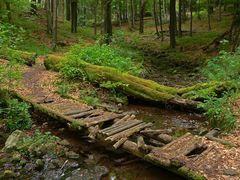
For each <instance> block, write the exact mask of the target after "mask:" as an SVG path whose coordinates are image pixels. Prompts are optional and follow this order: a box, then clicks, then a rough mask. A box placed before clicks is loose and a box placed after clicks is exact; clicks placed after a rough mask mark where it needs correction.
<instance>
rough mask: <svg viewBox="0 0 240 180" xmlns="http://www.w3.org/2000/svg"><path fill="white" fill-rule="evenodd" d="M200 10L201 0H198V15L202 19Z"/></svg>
mask: <svg viewBox="0 0 240 180" xmlns="http://www.w3.org/2000/svg"><path fill="white" fill-rule="evenodd" d="M200 11H201V0H198V2H197V17H198V19H199V20H201V15H200Z"/></svg>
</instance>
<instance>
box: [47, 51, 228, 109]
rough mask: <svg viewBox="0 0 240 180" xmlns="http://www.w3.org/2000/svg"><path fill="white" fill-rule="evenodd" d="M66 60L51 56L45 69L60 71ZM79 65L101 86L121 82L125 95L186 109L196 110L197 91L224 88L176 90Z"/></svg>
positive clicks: (208, 86) (102, 68) (201, 86)
mask: <svg viewBox="0 0 240 180" xmlns="http://www.w3.org/2000/svg"><path fill="white" fill-rule="evenodd" d="M62 60H64V57H59V56H54V55H49V56H48V57H47V58H46V59H45V62H44V64H45V67H46V68H47V69H50V70H54V71H58V70H60V66H59V62H60V61H62ZM79 64H80V66H81V68H82V70H84V72H85V73H86V75H87V77H88V78H89V80H91V81H93V82H97V83H99V84H101V83H103V82H106V81H111V82H120V83H119V86H118V89H119V90H120V91H122V92H124V93H125V94H127V95H129V96H132V97H135V98H139V99H143V100H147V101H151V102H161V103H169V104H173V105H177V106H181V107H186V108H191V109H192V108H196V107H197V105H198V101H193V100H192V99H191V97H193V95H192V92H194V91H196V90H207V91H215V90H217V89H219V88H220V87H222V86H224V83H219V82H212V83H200V84H197V85H195V86H191V87H187V88H180V89H177V88H174V87H169V86H164V85H161V84H158V83H156V82H154V81H152V80H146V79H142V78H139V77H136V76H133V75H130V74H128V73H123V72H120V71H118V70H117V69H115V68H111V67H106V66H98V65H93V64H89V63H86V62H85V61H79Z"/></svg>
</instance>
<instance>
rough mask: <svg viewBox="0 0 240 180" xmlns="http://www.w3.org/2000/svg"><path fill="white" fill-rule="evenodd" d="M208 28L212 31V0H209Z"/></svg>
mask: <svg viewBox="0 0 240 180" xmlns="http://www.w3.org/2000/svg"><path fill="white" fill-rule="evenodd" d="M208 30H209V31H211V30H212V27H211V0H208Z"/></svg>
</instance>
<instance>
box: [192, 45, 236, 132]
mask: <svg viewBox="0 0 240 180" xmlns="http://www.w3.org/2000/svg"><path fill="white" fill-rule="evenodd" d="M239 59H240V49H238V50H237V51H236V52H235V53H230V52H220V54H219V56H217V57H215V58H213V59H211V60H209V61H208V63H207V64H206V66H205V68H204V69H203V74H204V75H205V76H206V77H207V78H208V80H210V81H213V80H214V81H218V82H228V83H227V86H226V87H225V88H226V89H225V91H224V92H223V93H221V94H217V93H206V92H204V94H203V93H202V92H196V94H201V96H203V97H204V99H205V100H204V102H203V103H201V104H200V105H199V107H201V108H203V109H204V110H205V113H204V114H205V115H206V117H207V118H208V120H209V123H210V125H211V127H217V128H220V129H221V130H222V131H226V132H229V131H231V130H233V129H234V128H235V127H236V116H235V113H234V111H233V108H232V107H233V102H234V100H236V99H237V98H238V95H237V94H238V93H239V88H240V83H239V82H240V81H239V80H240V79H239V74H240V63H239Z"/></svg>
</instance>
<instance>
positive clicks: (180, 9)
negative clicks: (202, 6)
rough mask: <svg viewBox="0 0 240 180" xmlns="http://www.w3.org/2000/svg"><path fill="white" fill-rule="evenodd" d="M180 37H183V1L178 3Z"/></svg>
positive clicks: (180, 0)
mask: <svg viewBox="0 0 240 180" xmlns="http://www.w3.org/2000/svg"><path fill="white" fill-rule="evenodd" d="M178 35H179V36H180V37H181V36H182V0H179V2H178Z"/></svg>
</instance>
